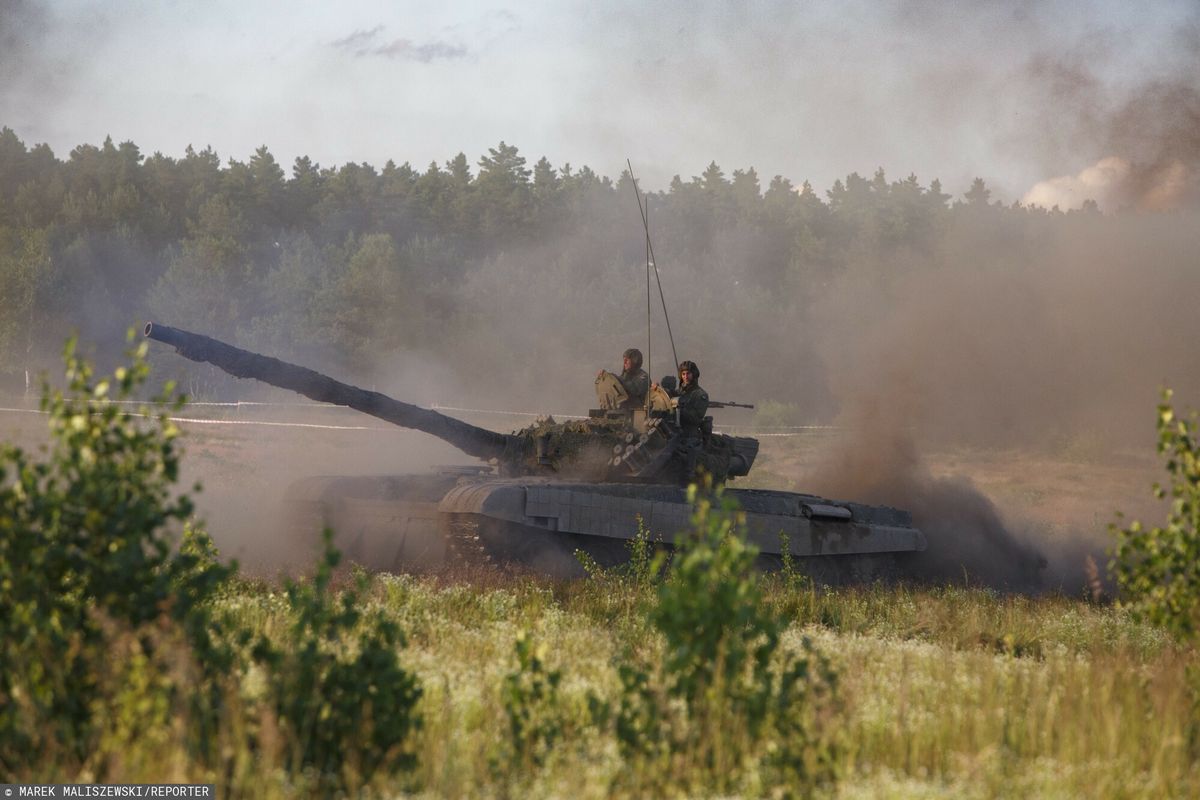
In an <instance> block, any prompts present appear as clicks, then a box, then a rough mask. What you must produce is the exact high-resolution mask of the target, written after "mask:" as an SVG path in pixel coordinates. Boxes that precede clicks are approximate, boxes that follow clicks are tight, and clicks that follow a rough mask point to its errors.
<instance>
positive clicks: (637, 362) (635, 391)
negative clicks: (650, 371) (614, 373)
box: [617, 347, 650, 408]
mask: <svg viewBox="0 0 1200 800" xmlns="http://www.w3.org/2000/svg"><path fill="white" fill-rule="evenodd" d="M621 358H622V360H624V359H626V358H628V359H629V363H630V369H626V370H622V371H621V374H620V375H619V376H618V377H617V380H619V381H620V382H621V385H622V386H624V387H625V391H626V392H627V393H628V394H629V399H628V400H626V401H625V402H623V403H621V407H622V408H642V407H643V406H645V405H646V393H647V392H649V391H650V376H649V375H647V374H646V370H644V369H642V351H641V350H638V349H637V348H636V347H631V348H629V349H628V350H626V351H625V352H624V353H623V354H622V356H621Z"/></svg>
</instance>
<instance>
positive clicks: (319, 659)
mask: <svg viewBox="0 0 1200 800" xmlns="http://www.w3.org/2000/svg"><path fill="white" fill-rule="evenodd" d="M324 537H325V554H324V557H323V558H322V559H321V561H320V562H319V563H318V565H317V571H316V574H315V575H314V576H313V578H312V579H311V580H310V581H305V582H295V581H291V580H288V581H287V582H286V583H285V588H286V593H287V599H288V607H289V609H290V611H291V614H292V615H293V616H294V622H293V623H292V625H291V627H290V628H289V629H288V630H287V632H286V633H285V634H284V636H283V637H282V640H281V641H272V640H271V639H268V638H267V637H266V636H260V637H259V639H258V641H257V642H256V644H255V645H254V648H253V657H254V660H255V661H257V662H258V663H259V664H261V665H262V666H263V668H264V669H265V670H266V671H267V674H268V675H269V679H268V687H267V695H268V702H269V704H270V707H271V709H272V710H273V712H274V714H275V716H276V719H277V720H278V721H279V723H280V728H281V729H282V731H283V734H284V738H285V740H286V741H288V742H289V743H290V747H291V752H290V753H289V754H288V758H289V759H290V763H289V764H288V765H287V766H288V767H289V768H290V769H291V770H293V771H302V770H305V769H311V770H315V771H316V773H317V774H318V776H319V778H320V781H321V782H322V783H323V784H324V785H326V786H327V787H330V788H335V787H346V786H354V785H361V784H363V783H366V782H369V781H370V780H371V779H372V778H373V777H374V776H375V774H376V773H381V772H382V773H392V772H396V771H399V770H404V769H409V768H411V767H412V766H413V765H414V764H415V763H416V756H415V755H414V754H413V753H412V752H411V751H410V750H409V749H408V747H407V746H408V744H409V739H410V736H411V735H412V734H413V733H414V732H415V731H416V730H417V729H419V728H420V726H421V717H420V715H419V714H418V713H417V710H416V706H417V702H418V701H419V700H420V698H421V688H420V686H419V685H418V683H417V679H416V678H415V677H414V676H413V675H412V674H410V673H409V672H407V671H405V670H404V669H403V668H402V667H401V666H400V663H399V650H400V649H401V648H402V647H403V646H404V637H403V634H402V633H401V632H400V629H399V627H398V626H397V625H396V624H395V623H394V622H392V621H391V620H389V619H387V618H386V617H385V616H383V615H382V614H381V613H376V614H374V615H369V616H364V615H363V614H362V613H361V612H360V611H359V610H358V607H359V605H360V598H361V596H362V595H363V593H364V592H365V590H366V588H367V579H366V577H365V576H364V575H363V574H361V573H359V574H358V575H356V576H355V586H354V587H352V588H349V589H345V590H343V591H341V592H340V593H335V592H332V591H331V590H330V582H331V580H332V578H333V570H334V568H335V567H337V565H338V562H339V560H340V554H339V553H338V551H337V550H336V549H335V548H334V547H333V544H332V542H333V534H332V532H331V531H329V530H328V529H326V531H325V533H324Z"/></svg>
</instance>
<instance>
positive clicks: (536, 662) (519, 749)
mask: <svg viewBox="0 0 1200 800" xmlns="http://www.w3.org/2000/svg"><path fill="white" fill-rule="evenodd" d="M515 650H516V655H517V668H516V670H515V671H513V672H510V673H509V674H507V675H505V676H504V682H503V684H502V686H501V700H502V702H503V705H504V714H505V716H506V717H507V718H508V729H509V734H510V735H511V738H510V739H509V741H508V742H507V747H508V751H509V759H508V761H509V763H510V765H511V766H512V767H515V768H524V769H528V768H530V767H532V766H542V765H543V764H544V763H545V761H546V757H547V756H548V755H549V753H550V751H551V749H552V748H553V747H554V746H555V744H557V743H558V742H559V740H560V739H562V737H563V734H564V732H565V730H566V727H567V723H566V718H565V715H564V713H563V707H562V700H561V698H560V696H559V683H561V681H562V672H561V671H559V670H556V669H547V667H546V650H545V647H539V646H536V645H535V644H534V642H533V639H532V638H531V637H530V636H529V635H528V634H527V633H526V632H524V631H522V632H521V633H520V634H519V635H518V636H517V641H516V645H515Z"/></svg>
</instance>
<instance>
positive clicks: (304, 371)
mask: <svg viewBox="0 0 1200 800" xmlns="http://www.w3.org/2000/svg"><path fill="white" fill-rule="evenodd" d="M145 335H146V336H147V337H148V338H150V339H154V340H156V341H159V342H163V343H164V344H169V345H171V346H172V347H174V348H175V351H176V352H177V353H179V355H181V356H183V357H184V358H188V359H191V360H192V361H204V362H207V363H209V364H212V365H213V366H215V367H219V368H220V369H223V370H224V371H225V372H228V373H229V374H230V375H233V376H234V377H237V378H254V379H255V380H259V381H262V382H263V383H269V384H271V385H272V386H278V387H279V388H281V389H290V390H292V391H293V392H297V393H298V394H302V395H304V396H305V397H307V398H309V399H311V400H316V401H318V402H321V403H333V404H335V405H341V406H349V407H350V408H353V409H354V410H355V411H361V412H363V413H364V414H370V415H371V416H373V417H378V418H379V419H381V420H383V421H385V422H390V423H392V424H393V425H399V426H401V427H403V428H414V429H416V430H419V431H423V432H425V433H428V434H430V435H432V436H436V437H438V438H439V439H441V440H443V441H445V442H448V443H449V444H452V445H454V446H455V447H457V448H458V449H459V450H462V451H463V452H464V453H466V454H467V455H470V456H475V457H476V458H481V459H484V460H487V459H491V458H504V457H505V455H506V452H508V451H510V450H511V449H512V448H514V447H519V446H520V441H521V440H520V438H519V437H516V436H510V435H507V434H503V433H496V432H495V431H489V430H487V429H486V428H479V427H476V426H475V425H471V424H470V423H467V422H463V421H462V420H458V419H454V418H453V417H447V416H446V415H444V414H439V413H438V412H436V411H431V410H429V409H427V408H421V407H420V406H414V405H412V404H410V403H402V402H400V401H399V400H394V399H392V398H391V397H388V396H387V395H384V394H380V393H379V392H372V391H367V390H366V389H359V388H358V387H356V386H350V385H349V384H345V383H342V382H340V381H336V380H334V379H333V378H330V377H328V376H327V375H322V374H321V373H319V372H316V371H314V370H311V369H308V368H306V367H299V366H296V365H295V364H289V363H287V362H286V361H280V360H279V359H277V358H271V357H270V356H263V355H259V354H258V353H251V352H249V351H248V350H242V349H240V348H237V347H234V346H232V345H229V344H226V343H225V342H221V341H218V340H216V339H212V338H210V337H208V336H202V335H200V334H198V333H189V332H188V331H183V330H179V329H178V328H170V327H167V326H166V325H160V324H158V323H157V322H147V323H146V328H145Z"/></svg>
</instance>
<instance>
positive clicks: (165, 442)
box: [0, 332, 421, 790]
mask: <svg viewBox="0 0 1200 800" xmlns="http://www.w3.org/2000/svg"><path fill="white" fill-rule="evenodd" d="M131 337H132V332H131ZM65 361H66V371H67V379H68V388H67V389H66V390H64V391H52V390H51V389H50V388H49V387H48V386H47V387H45V388H44V395H43V400H42V408H43V410H44V411H45V412H46V414H47V416H48V418H49V422H50V429H51V433H52V437H53V444H52V446H51V447H50V448H49V449H48V450H47V451H46V452H45V453H44V454H43V456H44V457H43V458H41V459H36V458H34V457H32V456H30V455H29V454H27V453H25V452H23V451H22V450H20V449H19V448H16V447H12V446H8V445H5V446H3V447H2V448H0V768H2V769H3V770H4V772H5V774H10V775H22V774H29V773H28V770H30V769H31V765H37V764H41V765H42V767H41V769H50V770H52V771H53V772H54V774H56V775H58V774H71V772H72V771H73V770H79V769H81V768H85V767H84V765H86V770H88V772H87V774H88V775H90V776H93V777H100V778H103V777H104V776H105V775H106V774H107V771H108V770H109V769H125V770H130V769H133V770H135V772H134V774H142V775H154V774H159V772H160V771H161V769H162V767H161V765H158V764H156V763H155V761H154V759H155V757H156V753H158V752H159V749H161V750H164V751H171V750H172V748H178V747H179V746H180V745H181V744H182V746H183V747H184V748H185V752H184V756H185V759H186V761H187V762H188V763H193V762H194V763H196V764H198V765H202V766H208V767H212V768H215V767H217V766H218V765H220V767H221V769H222V773H223V774H224V771H225V770H227V769H231V768H232V767H231V759H234V758H237V757H240V754H242V753H244V752H246V751H247V750H248V749H250V748H254V747H258V746H260V740H259V738H258V737H259V736H260V734H261V732H262V731H264V730H275V729H278V730H279V731H280V733H281V734H282V736H280V737H279V741H280V742H281V746H282V749H283V750H284V751H285V752H286V754H287V755H286V757H285V758H283V764H282V766H283V768H284V769H285V770H286V771H288V772H289V773H290V774H293V775H295V776H301V775H303V774H305V773H306V772H309V771H311V772H312V773H314V774H315V778H314V779H315V781H316V782H317V783H318V784H320V785H321V786H322V787H324V788H325V789H326V790H334V789H342V788H347V787H351V786H355V785H361V784H362V783H364V782H367V781H370V780H371V779H372V777H373V776H374V775H376V774H377V773H380V772H388V773H391V772H395V771H397V770H401V769H404V768H406V767H410V766H411V765H412V764H413V763H414V756H413V755H412V753H411V752H410V751H409V750H407V749H406V746H407V745H408V743H409V739H410V738H411V735H412V734H413V733H414V732H415V731H416V730H417V729H418V728H419V725H420V718H419V717H418V715H417V713H416V711H415V707H416V704H417V702H418V700H419V699H420V696H421V691H420V688H419V687H418V685H417V682H416V679H415V678H414V677H413V676H412V675H411V674H409V673H408V672H406V671H405V670H403V669H402V668H401V667H400V666H399V656H398V652H399V650H400V648H401V647H402V646H403V644H404V640H403V637H402V636H401V634H400V631H399V628H398V627H397V626H396V624H395V623H394V622H392V621H391V620H389V619H387V618H385V617H383V616H382V615H380V614H373V615H369V616H364V615H363V614H362V613H361V612H360V611H359V610H358V605H359V602H360V598H361V595H362V591H363V588H364V586H365V584H366V578H365V576H362V575H359V576H358V578H357V584H356V587H355V588H353V589H350V590H346V591H343V592H340V593H338V592H334V591H332V587H331V586H330V581H331V577H332V570H333V567H334V566H335V565H336V564H337V561H338V554H337V551H336V550H334V549H333V548H332V547H331V546H330V545H329V544H328V542H329V541H330V538H329V534H327V548H326V553H325V557H324V559H323V560H322V561H321V563H320V564H319V565H318V569H317V572H316V575H315V577H314V578H313V580H312V581H310V582H307V583H291V582H289V583H288V584H287V592H286V595H287V609H286V611H287V613H288V615H289V617H290V618H291V619H292V624H291V626H290V627H289V628H288V629H287V630H286V633H285V634H284V635H283V636H282V637H280V638H279V639H278V640H271V639H268V638H267V637H266V636H265V635H263V634H261V633H260V634H258V635H257V636H255V635H254V632H253V631H252V630H251V628H249V627H248V626H247V625H246V624H245V622H244V621H240V620H239V619H238V618H237V617H236V616H235V615H232V614H230V613H227V612H226V611H224V610H222V606H221V603H220V601H221V600H222V599H223V598H225V597H227V596H228V595H229V594H230V593H231V592H232V591H233V590H234V589H233V588H232V587H231V578H232V577H233V576H234V574H235V572H236V565H228V566H226V565H223V564H221V563H220V561H219V554H218V553H217V551H216V548H215V547H214V546H213V543H212V541H211V540H210V539H209V538H208V536H207V534H205V533H204V531H203V530H201V529H199V528H197V527H195V526H194V525H192V524H191V523H189V522H188V520H189V518H190V516H191V513H192V502H191V500H190V498H189V497H188V496H187V495H186V494H181V495H176V494H175V492H174V483H175V481H176V479H177V477H178V473H179V459H180V455H179V451H178V449H177V435H178V431H177V429H176V428H175V426H174V424H173V423H172V422H171V421H170V419H169V417H168V413H169V411H170V409H178V408H179V407H180V405H181V404H182V402H183V399H182V397H174V398H172V397H171V387H170V386H169V385H168V387H167V388H166V389H165V390H164V392H163V394H162V395H161V396H160V397H159V398H157V402H158V406H157V409H156V410H154V411H151V410H149V409H148V408H147V407H144V406H141V407H138V406H132V405H129V404H125V403H119V402H116V401H127V400H129V399H130V398H132V397H134V396H135V395H136V393H137V390H138V389H139V388H140V387H142V385H143V384H144V383H145V381H146V379H147V375H148V368H147V365H146V362H145V344H144V343H143V344H142V345H141V346H140V347H138V348H137V349H136V350H134V351H133V353H132V361H131V363H130V364H129V366H125V367H120V368H118V369H117V370H116V371H115V372H114V373H113V375H112V376H111V377H110V378H106V379H95V378H94V377H93V373H92V368H91V367H90V366H89V365H88V364H87V363H86V362H84V361H83V360H81V359H79V358H78V357H76V355H75V343H74V341H73V340H72V341H69V342H68V343H67V347H66V352H65ZM168 401H170V403H168ZM180 533H181V534H182V535H181V536H179V534H180ZM177 539H178V541H177ZM176 544H177V546H176ZM252 642H253V644H252ZM255 666H257V667H259V668H262V669H265V670H267V671H268V672H267V674H268V679H267V685H266V690H265V694H266V698H265V700H264V699H261V698H258V697H255V696H254V695H253V693H250V694H245V695H244V693H243V688H242V685H241V684H242V681H243V680H244V679H245V678H246V676H247V675H248V674H249V673H251V672H253V671H254V667H255ZM243 695H244V696H243ZM231 701H233V706H232V707H231V705H230V703H231ZM130 752H135V753H137V754H138V755H137V759H138V760H139V764H140V766H135V765H131V763H130V756H129V755H128V754H129V753H130ZM137 770H142V771H141V772H138V771H137Z"/></svg>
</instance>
